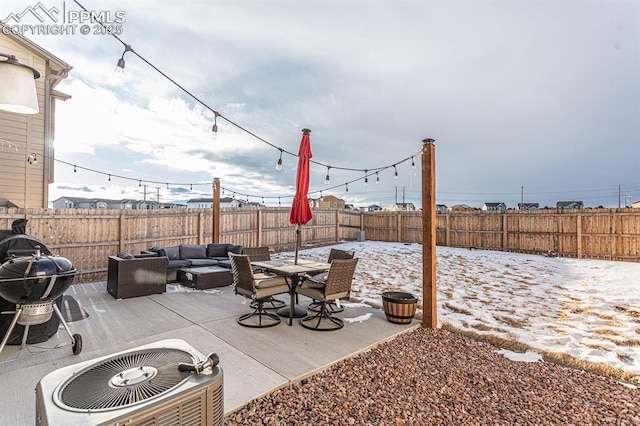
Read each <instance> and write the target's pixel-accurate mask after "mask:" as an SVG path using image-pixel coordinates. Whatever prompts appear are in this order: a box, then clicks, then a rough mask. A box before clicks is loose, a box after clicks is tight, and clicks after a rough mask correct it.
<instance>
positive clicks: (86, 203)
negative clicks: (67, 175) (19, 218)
mask: <svg viewBox="0 0 640 426" xmlns="http://www.w3.org/2000/svg"><path fill="white" fill-rule="evenodd" d="M51 205H52V207H53V208H54V209H105V210H106V209H111V210H147V209H170V208H182V207H184V205H182V204H175V203H158V202H157V201H138V200H106V199H102V198H80V197H60V198H58V199H57V200H54V201H53V202H52V203H51Z"/></svg>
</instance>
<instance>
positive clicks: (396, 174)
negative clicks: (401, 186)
mask: <svg viewBox="0 0 640 426" xmlns="http://www.w3.org/2000/svg"><path fill="white" fill-rule="evenodd" d="M393 178H394V179H395V180H398V169H397V168H396V165H395V164H394V165H393Z"/></svg>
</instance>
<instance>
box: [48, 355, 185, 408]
mask: <svg viewBox="0 0 640 426" xmlns="http://www.w3.org/2000/svg"><path fill="white" fill-rule="evenodd" d="M195 361H196V359H195V358H194V357H193V356H192V355H191V354H190V353H189V352H186V351H183V350H179V349H171V348H157V349H147V350H140V351H134V352H129V353H125V354H123V355H115V356H113V357H110V358H106V359H104V360H102V361H100V362H99V363H98V364H93V365H90V366H88V367H87V368H86V369H84V370H81V371H79V372H78V373H76V374H74V375H73V376H71V377H69V379H67V380H66V381H65V382H63V383H62V384H61V385H60V387H59V388H58V389H59V391H58V392H55V393H54V395H53V397H54V401H55V403H56V404H57V405H58V406H60V407H62V408H67V409H72V410H74V411H82V412H89V411H108V410H114V409H118V408H122V407H128V406H131V405H135V404H138V403H141V402H143V401H148V400H149V399H151V398H155V397H158V396H160V395H162V394H164V393H166V392H168V391H170V390H171V389H174V388H175V387H177V386H179V385H180V384H182V383H183V382H184V381H186V380H187V379H188V378H189V376H190V375H191V373H190V372H183V371H179V370H178V364H179V363H194V362H195Z"/></svg>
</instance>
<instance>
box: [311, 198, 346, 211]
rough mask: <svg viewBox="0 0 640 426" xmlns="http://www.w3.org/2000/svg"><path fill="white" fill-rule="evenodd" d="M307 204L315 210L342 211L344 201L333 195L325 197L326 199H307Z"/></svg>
mask: <svg viewBox="0 0 640 426" xmlns="http://www.w3.org/2000/svg"><path fill="white" fill-rule="evenodd" d="M309 204H311V207H312V208H316V209H322V208H325V209H344V208H345V204H344V200H342V199H340V198H338V197H335V196H333V195H327V196H326V197H321V198H316V199H311V198H309Z"/></svg>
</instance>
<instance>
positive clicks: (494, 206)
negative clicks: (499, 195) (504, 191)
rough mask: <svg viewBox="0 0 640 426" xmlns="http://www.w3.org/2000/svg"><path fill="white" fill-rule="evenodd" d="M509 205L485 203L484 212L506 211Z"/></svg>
mask: <svg viewBox="0 0 640 426" xmlns="http://www.w3.org/2000/svg"><path fill="white" fill-rule="evenodd" d="M506 209H507V205H506V204H505V203H484V204H483V205H482V210H488V211H496V210H506Z"/></svg>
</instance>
